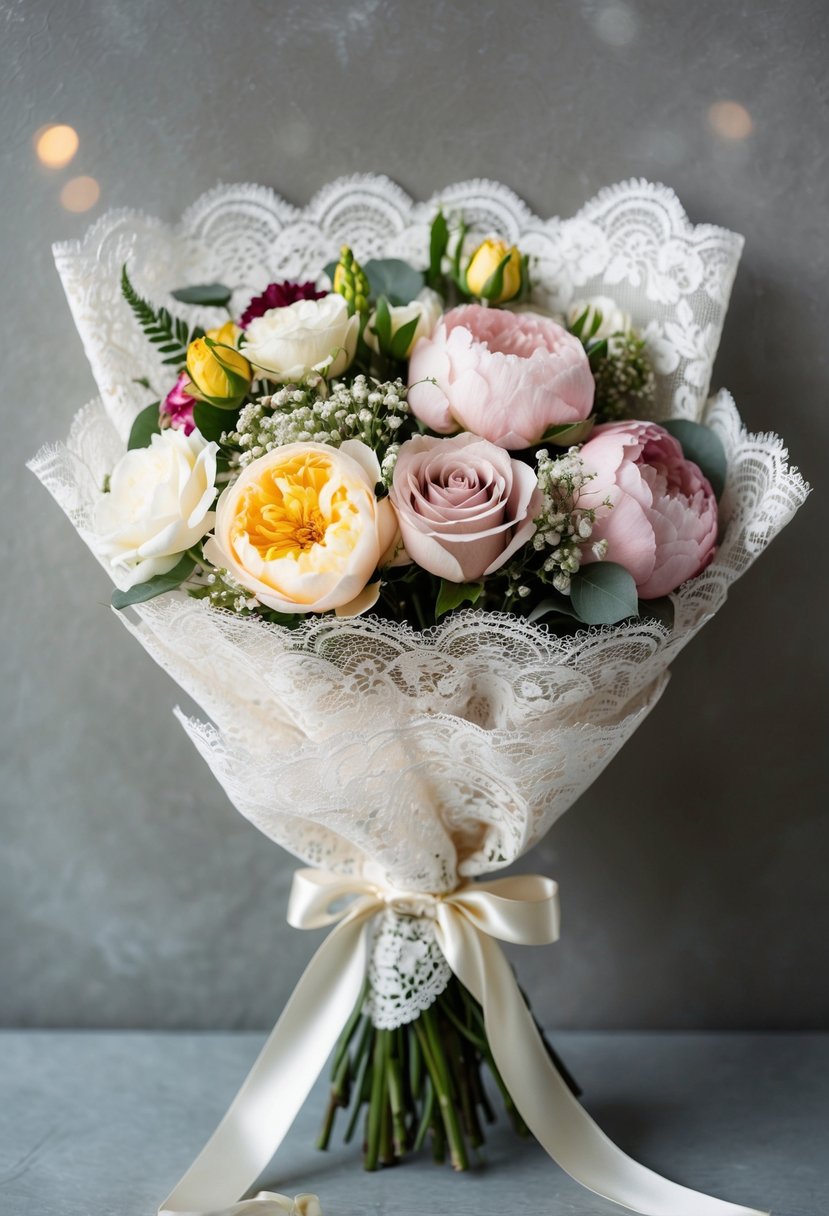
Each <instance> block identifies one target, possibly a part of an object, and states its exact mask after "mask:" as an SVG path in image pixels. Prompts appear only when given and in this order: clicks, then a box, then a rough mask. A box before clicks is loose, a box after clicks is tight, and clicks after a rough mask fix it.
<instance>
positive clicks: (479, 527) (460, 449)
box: [389, 434, 542, 583]
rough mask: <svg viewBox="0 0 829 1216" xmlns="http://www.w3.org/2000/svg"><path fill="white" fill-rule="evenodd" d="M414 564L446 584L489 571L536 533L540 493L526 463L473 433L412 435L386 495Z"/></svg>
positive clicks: (531, 471)
mask: <svg viewBox="0 0 829 1216" xmlns="http://www.w3.org/2000/svg"><path fill="white" fill-rule="evenodd" d="M389 497H390V499H391V503H392V506H393V507H394V508H395V510H396V511H397V518H398V522H399V524H400V534H401V536H402V538H403V544H404V546H405V549H406V552H407V554H408V555H409V557H410V558H411V559H412V561H414V562H416V563H417V564H418V565H419V566H422V567H423V569H424V570H429V571H430V572H431V573H432V574H437V575H439V576H440V577H441V578H445V579H447V581H448V582H451V583H469V582H475V581H476V580H477V579H479V578H482V577H483V576H484V575H485V574H491V573H492V572H493V571H494V570H497V569H498V568H499V566H503V564H504V562H505V561H507V559H508V558H509V557H511V556H512V554H513V553H514V552H515V551H516V549H518V548H520V547H521V545H523V544H525V543H526V542H527V541H528V540H529V539H530V537H531V536H532V534H533V532H534V531H535V524H534V522H533V520H534V518H535V516H536V515H537V514H538V512H539V510H540V508H541V503H542V495H541V492H540V490H539V489H538V482H537V480H536V476H535V473H534V472H533V470H532V469H531V468H530V466H529V465H527V464H524V463H523V462H522V461H520V460H513V459H512V458H511V457H510V456H508V455H507V453H506V452H505V451H504V449H503V448H500V447H496V445H495V444H493V443H489V442H488V441H487V440H486V439H481V438H479V436H477V435H470V434H464V435H455V436H454V437H453V438H451V439H436V438H433V437H432V436H429V435H415V437H414V438H413V439H409V440H407V442H406V443H404V444H403V445H402V446H401V448H400V454H399V456H398V457H397V464H396V465H395V469H394V480H393V483H392V488H391V493H390V495H389Z"/></svg>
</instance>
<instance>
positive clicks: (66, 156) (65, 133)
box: [35, 123, 80, 169]
mask: <svg viewBox="0 0 829 1216" xmlns="http://www.w3.org/2000/svg"><path fill="white" fill-rule="evenodd" d="M79 143H80V140H79V139H78V132H77V131H76V130H75V128H74V127H68V126H66V125H65V124H64V123H55V124H53V125H50V126H48V127H41V128H40V130H39V131H35V152H36V153H37V158H38V160H39V161H40V163H41V164H42V165H46V167H47V168H49V169H62V168H63V167H64V165H68V164H69V162H70V160H71V159H72V157H73V156H74V155H75V153H76V152H77V150H78V144H79Z"/></svg>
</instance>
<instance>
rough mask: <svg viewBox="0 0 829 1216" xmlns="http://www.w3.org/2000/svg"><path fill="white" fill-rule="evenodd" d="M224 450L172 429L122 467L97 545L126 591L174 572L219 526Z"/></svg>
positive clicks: (98, 512)
mask: <svg viewBox="0 0 829 1216" xmlns="http://www.w3.org/2000/svg"><path fill="white" fill-rule="evenodd" d="M218 450H219V449H218V447H217V445H216V444H215V443H206V442H205V440H204V439H203V438H202V436H201V435H200V434H199V432H198V431H192V432H191V433H190V434H189V435H185V434H184V432H183V431H177V430H173V429H169V430H166V431H162V432H161V434H160V435H153V437H152V440H151V442H150V446H149V447H146V448H133V450H132V451H130V452H126V453H125V455H124V456H122V457H121V459H120V460H119V461H118V463H117V464H116V466H115V468H114V469H113V470H112V473H111V475H110V479H109V493H108V494H105V495H104V496H103V497H102V498H101V499H100V500H99V502H98V504H97V506H96V508H95V513H94V517H93V521H92V531H93V533H94V536H93V538H92V541H93V544H94V546H95V548H96V550H97V552H98V553H99V554H100V555H101V556H102V557H104V558H106V559H107V561H108V562H109V564H110V566H111V568H112V574H113V578H114V579H115V581H116V582H117V583H118V585H119V587H121V589H122V590H126V589H127V588H128V587H133V586H134V585H135V584H136V583H144V582H146V581H147V579H150V578H154V577H155V575H157V574H166V573H167V572H168V571H169V570H172V568H173V566H175V565H176V563H177V562H178V560H179V558H180V557H181V555H182V553H184V552H185V550H187V549H189V548H191V546H193V545H195V544H197V543H198V542H199V541H200V540H201V538H202V537H203V536H204V535H205V534H206V533H207V532H209V531H210V529H211V528H212V527H213V519H214V515H213V512H212V511H211V507H212V506H213V502H214V499H215V497H216V454H217V452H218Z"/></svg>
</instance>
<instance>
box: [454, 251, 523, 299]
mask: <svg viewBox="0 0 829 1216" xmlns="http://www.w3.org/2000/svg"><path fill="white" fill-rule="evenodd" d="M507 256H509V261H508V262H507V264H506V265H505V266H504V269H503V278H502V281H501V290H500V291H493V290H492V288H490V290H489V291H487V290H486V285H487V282H488V281H489V279H490V278H491V277H492V275H494V274H495V271H496V270H497V269H498V267H499V266H500V265H501V263H502V262H503V260H504V258H505V257H507ZM522 276H523V267H522V264H521V254H520V253H519V251H518V249H516V247H515V245H512V246H510V245H508V244H507V243H506V241H499V240H495V239H489V240H486V241H482V242H481V244H480V245H479V246H478V248H477V249H476V250H475V252H474V253H473V254H472V257H471V258H470V259H469V265H468V266H467V268H466V286H467V288H468V289H469V292H470V294H471V295H473V296H478V298H479V299H486V300H488V301H489V303H490V304H505V303H506V302H507V300H514V299H515V297H516V296H517V295H518V293H519V292H520V290H521V282H522Z"/></svg>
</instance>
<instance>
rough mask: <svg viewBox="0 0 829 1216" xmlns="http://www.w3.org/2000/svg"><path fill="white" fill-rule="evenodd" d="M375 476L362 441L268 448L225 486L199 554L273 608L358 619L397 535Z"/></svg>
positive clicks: (375, 466)
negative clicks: (377, 493)
mask: <svg viewBox="0 0 829 1216" xmlns="http://www.w3.org/2000/svg"><path fill="white" fill-rule="evenodd" d="M379 480H380V465H379V464H378V461H377V457H376V456H375V454H374V452H373V451H372V450H371V448H370V447H368V446H367V445H366V444H364V443H362V442H361V441H360V440H359V439H349V440H347V441H346V442H345V443H344V444H343V445H342V446H341V447H340V448H333V447H329V446H328V445H327V444H323V443H286V444H285V445H284V446H283V447H279V448H274V450H273V451H272V452H268V453H267V454H266V455H264V456H260V457H259V458H258V459H257V460H252V461H251V463H250V464H249V465H247V466H246V467H245V468H244V470H243V471H242V473H240V475H239V477H238V478H237V479H236V481H234V482H233V483H232V484H231V485H229V486H228V487H227V489H226V490H225V491H224V492H223V494H222V496H221V498H220V499H219V501H218V503H217V506H216V528H215V533H214V536H212V537H211V538H210V540H208V542H207V544H206V545H205V550H204V552H205V556H206V557H207V560H208V561H209V562H212V564H213V565H214V566H216V567H217V568H219V569H225V570H228V571H229V572H230V574H231V575H232V576H233V577H234V578H235V579H236V580H237V581H238V582H239V583H241V584H242V586H243V587H247V588H248V590H249V591H252V592H253V594H254V595H255V596H256V598H257V599H258V600H260V602H261V603H263V604H264V605H265V606H266V607H268V608H272V609H274V610H275V611H276V612H285V613H308V612H328V611H330V610H331V609H335V610H336V612H337V615H338V616H357V615H359V613H361V612H366V611H367V610H368V609H369V608H371V607H372V605H373V604H375V603H376V601H377V597H378V595H379V592H380V584H379V581H378V580H374V581H373V582H372V581H371V580H372V576H373V575H374V573H375V571H376V570H377V568H378V566H380V565H381V564H382V563H383V562H384V560H385V559H386V555H387V554H388V553H389V551H390V550H391V549H392V548H393V546H394V544H395V541H396V539H397V516H396V515H395V512H394V508H393V507H392V505H391V503H390V502H389V500H388V498H383V499H381V500H380V501H378V500H377V498H376V497H375V494H374V487H375V486H376V485H377V482H378V481H379Z"/></svg>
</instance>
